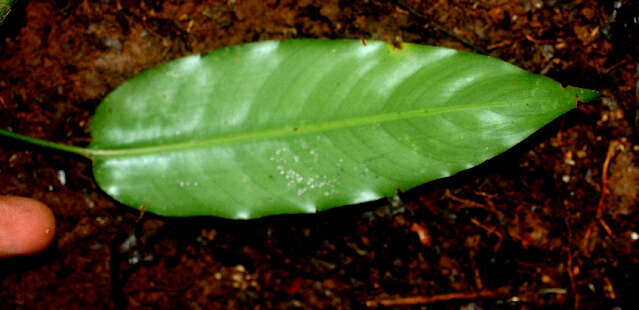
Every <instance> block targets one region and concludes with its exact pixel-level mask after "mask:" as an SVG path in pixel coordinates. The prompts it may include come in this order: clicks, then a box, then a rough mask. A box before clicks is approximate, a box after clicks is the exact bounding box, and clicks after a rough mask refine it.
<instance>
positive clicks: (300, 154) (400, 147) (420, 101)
mask: <svg viewBox="0 0 639 310" xmlns="http://www.w3.org/2000/svg"><path fill="white" fill-rule="evenodd" d="M486 88H488V89H489V91H486ZM580 92H581V93H580ZM578 93H579V94H581V96H586V95H589V94H590V93H588V92H583V91H581V90H577V89H564V88H562V87H561V85H559V84H558V83H556V82H554V81H552V80H550V79H548V78H545V77H541V76H536V75H532V74H530V73H527V72H524V71H522V70H521V69H519V68H516V67H514V66H512V65H509V64H507V63H504V62H501V61H499V60H496V59H493V58H489V57H485V56H479V55H474V54H469V53H463V52H458V51H453V50H449V49H444V48H434V47H426V46H419V45H412V44H405V45H404V47H403V49H402V50H396V49H394V48H393V47H392V46H390V45H387V44H384V43H381V42H368V44H367V45H366V46H363V45H361V44H360V43H359V42H358V41H320V40H301V41H284V42H269V41H267V42H260V43H253V44H246V45H240V46H235V47H230V48H225V49H221V50H216V51H213V52H211V53H209V54H207V55H206V56H204V57H200V56H189V57H185V58H182V59H180V60H177V61H174V62H171V63H169V64H166V65H163V66H160V67H158V68H156V69H153V70H150V71H147V72H145V73H143V74H141V75H140V76H138V77H136V78H134V79H133V80H131V81H130V82H127V83H126V84H124V85H123V86H122V87H120V88H118V89H117V90H116V91H114V92H113V93H112V94H111V95H109V96H108V97H107V98H106V99H105V101H104V102H103V103H102V104H101V106H100V107H99V108H98V111H97V112H96V115H95V117H94V120H93V121H92V124H91V132H92V134H93V136H94V139H93V142H92V144H91V146H90V148H91V149H92V150H93V151H94V152H95V154H97V155H96V159H95V165H94V174H95V176H96V180H97V181H98V183H99V184H100V186H101V187H103V188H104V189H105V191H106V192H107V193H109V194H110V195H112V196H113V197H115V198H116V199H117V200H119V201H121V202H123V203H125V204H128V205H131V206H141V205H144V206H145V207H146V209H147V210H149V211H151V212H154V213H158V214H162V215H170V216H191V215H217V216H223V217H230V218H253V217H260V216H266V215H271V214H279V213H298V212H316V211H317V210H325V209H328V208H331V207H335V206H339V205H346V204H354V203H359V202H364V201H370V200H374V199H378V198H381V197H383V196H387V195H391V194H393V192H394V191H395V189H396V188H399V189H402V190H405V189H408V188H411V187H414V186H417V185H419V184H422V183H424V182H426V181H429V180H432V179H436V178H439V177H443V176H448V175H451V174H453V173H455V172H457V171H460V170H463V169H466V168H469V167H471V166H474V165H476V164H478V163H480V162H482V161H484V160H485V159H487V158H490V157H492V156H494V155H496V154H498V153H500V152H502V151H504V150H505V149H507V148H508V147H510V146H512V145H513V144H515V143H517V142H519V141H521V140H522V139H524V138H525V137H526V136H528V135H529V134H531V133H532V132H533V131H534V130H536V129H538V128H540V127H541V126H543V125H544V124H545V123H547V122H548V121H550V120H552V119H554V118H555V117H557V116H559V115H560V114H562V113H564V112H565V111H567V110H570V109H572V108H574V106H575V104H576V99H575V96H576V95H577V94H578ZM540 102H544V103H543V104H540ZM531 116H534V117H531ZM140 193H142V194H140Z"/></svg>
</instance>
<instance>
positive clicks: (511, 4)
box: [0, 0, 639, 309]
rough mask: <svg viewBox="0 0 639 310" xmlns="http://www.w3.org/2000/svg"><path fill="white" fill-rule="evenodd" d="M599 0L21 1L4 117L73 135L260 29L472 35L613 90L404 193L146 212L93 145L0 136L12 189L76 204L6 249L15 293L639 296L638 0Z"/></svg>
mask: <svg viewBox="0 0 639 310" xmlns="http://www.w3.org/2000/svg"><path fill="white" fill-rule="evenodd" d="M600 2H601V3H599V2H597V1H591V0H576V1H556V0H547V1H543V0H520V1H502V0H480V1H465V0H455V1H449V2H446V1H435V0H433V1H430V0H428V1H414V0H406V1H399V0H398V1H391V0H389V1H383V0H370V1H369V0H366V1H364V0H362V1H357V2H356V3H351V1H338V0H331V1H317V0H315V1H313V0H303V1H292V0H268V1H257V0H256V1H249V0H237V1H235V0H228V1H221V0H214V1H208V2H206V3H204V2H203V1H195V2H186V3H182V1H143V2H138V1H119V0H118V1H108V0H106V1H70V2H66V1H37V0H33V1H18V4H17V6H16V7H15V8H14V11H13V12H12V14H11V15H10V16H9V17H8V19H7V21H6V22H5V24H4V25H2V26H0V38H1V40H0V51H1V52H0V126H1V127H2V128H12V129H13V130H14V131H16V132H20V133H25V134H29V135H32V136H36V137H39V138H44V139H47V140H52V141H58V142H64V143H71V144H76V145H85V144H87V143H88V139H89V134H88V132H87V125H88V123H89V121H90V118H91V115H92V114H93V111H94V110H95V108H96V106H97V105H98V103H99V102H100V100H101V99H102V98H104V96H105V95H106V94H107V93H109V92H110V91H111V90H113V89H114V88H115V87H116V86H118V85H119V84H121V83H123V82H124V81H126V80H127V79H129V78H131V77H132V76H134V75H136V74H137V73H139V72H141V71H142V70H144V69H147V68H151V67H153V66H155V65H158V64H160V63H163V62H166V61H168V60H171V59H175V58H177V57H180V56H182V55H186V54H191V53H199V52H206V51H209V50H211V49H214V48H219V47H223V46H229V45H233V44H237V43H240V42H249V41H257V40H263V39H285V38H302V37H304V38H367V39H381V40H386V41H392V42H399V41H404V42H417V43H423V44H432V45H440V46H449V47H454V48H458V49H466V50H475V51H478V52H484V53H487V54H489V55H492V56H494V57H498V58H501V59H503V60H506V61H509V62H511V63H514V64H516V65H518V66H520V67H523V68H525V69H527V70H529V71H532V72H536V73H542V74H544V75H547V76H550V77H553V78H555V79H557V80H558V81H560V82H562V83H566V84H572V85H576V86H581V87H588V88H593V89H597V90H600V91H601V92H602V93H603V94H604V97H603V98H602V99H601V100H597V101H595V102H593V103H591V104H585V105H581V106H580V107H579V108H578V110H576V111H573V112H570V113H568V114H566V115H564V116H563V117H561V118H560V119H558V120H557V121H556V122H554V123H552V124H551V125H550V126H547V127H546V128H544V129H543V130H542V131H540V132H539V133H537V134H535V135H534V137H533V138H531V139H528V140H527V141H526V142H524V143H522V144H520V145H518V146H517V147H515V148H514V149H513V150H511V151H509V152H507V153H506V154H503V155H502V156H499V157H497V158H496V159H493V160H491V161H489V162H488V163H486V164H484V165H481V166H480V167H478V168H475V169H472V170H470V171H468V172H465V173H462V174H459V175H456V176H454V177H451V178H448V179H444V180H440V181H437V182H432V183H429V184H426V185H424V186H422V187H420V188H418V189H415V190H413V191H410V192H408V193H406V194H403V195H401V201H399V200H395V201H392V202H386V201H380V202H376V203H370V204H365V205H362V206H354V207H348V208H339V209H336V210H334V211H330V212H325V213H321V214H318V215H312V216H276V217H270V218H265V219H260V220H252V221H229V220H223V219H218V218H189V219H172V218H161V217H156V216H152V215H149V214H145V215H144V216H143V217H142V218H141V219H139V220H138V216H139V214H138V212H136V211H135V210H133V209H130V208H127V207H124V206H121V205H119V204H118V203H116V202H115V201H114V200H112V199H110V198H109V197H108V196H107V195H106V194H104V193H103V192H102V191H101V190H100V189H99V188H98V187H97V186H96V184H95V182H94V181H93V178H92V175H91V163H90V162H89V161H87V160H84V159H82V158H79V157H74V156H69V155H67V154H63V153H58V152H51V151H48V150H44V149H41V148H35V147H32V146H29V145H26V144H23V143H17V142H15V141H10V140H7V139H0V171H1V174H0V194H13V195H22V196H30V197H34V198H37V199H39V200H41V201H43V202H45V203H46V204H48V205H49V206H50V207H51V208H52V209H53V211H54V213H55V214H56V217H57V221H58V233H57V236H56V239H55V241H54V243H53V245H52V246H51V247H50V248H49V249H48V250H47V251H46V252H45V253H42V254H40V255H37V256H34V257H28V258H14V259H3V260H0V300H1V302H0V303H1V304H2V306H1V308H3V309H14V308H16V309H86V308H100V309H101V308H105V309H112V308H127V309H140V308H164V309H183V308H195V309H218V308H222V309H236V308H243V309H265V308H282V309H288V308H304V309H324V308H340V309H349V308H365V307H366V305H367V302H368V305H369V306H374V305H375V304H376V303H377V301H380V302H381V300H383V301H384V302H387V303H392V302H395V303H404V304H407V305H409V306H410V305H412V307H414V308H416V309H422V308H423V307H424V306H425V305H427V307H428V309H494V308H503V309H536V308H547V309H577V308H579V309H635V308H636V306H637V305H638V304H639V296H638V294H637V292H639V280H637V279H636V278H634V277H633V276H636V275H638V274H639V267H638V266H639V241H636V240H634V239H636V237H637V233H638V232H639V227H638V226H639V208H638V207H639V205H638V202H639V144H637V143H639V135H638V131H637V125H639V117H638V114H637V108H638V107H639V103H638V102H637V93H636V91H637V74H638V73H637V72H638V70H639V67H638V65H637V55H639V44H638V42H639V24H638V20H639V4H638V3H637V2H636V1H623V0H619V1H600ZM62 174H64V176H65V179H66V181H65V182H64V184H62V182H61V178H60V175H62ZM400 297H401V298H400ZM423 309H425V308H423Z"/></svg>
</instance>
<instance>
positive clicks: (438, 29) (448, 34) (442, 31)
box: [394, 0, 488, 55]
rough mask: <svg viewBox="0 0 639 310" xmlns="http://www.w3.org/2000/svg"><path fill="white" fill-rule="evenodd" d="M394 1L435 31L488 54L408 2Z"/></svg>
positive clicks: (476, 50)
mask: <svg viewBox="0 0 639 310" xmlns="http://www.w3.org/2000/svg"><path fill="white" fill-rule="evenodd" d="M394 2H395V4H397V5H398V6H399V7H400V8H402V9H404V10H407V11H408V12H410V13H411V14H413V15H415V16H417V17H419V18H420V19H422V20H424V21H427V22H426V24H427V25H429V26H431V27H433V28H435V30H437V31H439V32H441V33H444V34H446V35H447V36H449V37H451V38H453V39H455V40H457V41H459V42H461V43H462V44H464V45H466V46H467V47H469V48H471V49H472V50H474V51H475V52H478V53H482V54H486V55H488V52H487V51H486V50H485V49H483V48H481V47H479V46H477V45H475V44H473V43H472V42H470V41H468V40H466V39H464V38H462V37H460V36H458V35H456V34H455V33H453V32H452V31H450V30H448V29H446V28H444V27H442V26H440V25H438V24H436V23H434V22H433V21H432V18H429V17H428V16H426V15H424V14H422V13H420V12H418V11H417V10H416V9H415V8H413V7H412V6H410V5H409V4H407V3H406V2H405V1H403V0H395V1H394Z"/></svg>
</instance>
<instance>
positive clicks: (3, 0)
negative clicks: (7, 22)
mask: <svg viewBox="0 0 639 310" xmlns="http://www.w3.org/2000/svg"><path fill="white" fill-rule="evenodd" d="M13 2H15V1H14V0H0V24H2V22H3V21H4V19H5V17H7V15H9V12H11V6H12V5H13Z"/></svg>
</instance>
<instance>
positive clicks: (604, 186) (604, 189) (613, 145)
mask: <svg viewBox="0 0 639 310" xmlns="http://www.w3.org/2000/svg"><path fill="white" fill-rule="evenodd" d="M618 145H619V142H617V141H612V142H610V144H609V145H608V153H607V154H606V160H604V163H603V168H602V170H603V171H602V173H601V197H599V204H598V205H597V220H598V221H599V224H601V226H602V227H603V229H604V230H605V231H606V232H607V233H608V235H609V236H614V233H613V232H612V229H610V226H608V224H606V222H605V221H604V219H603V215H604V210H605V208H606V204H605V200H606V196H607V195H608V194H609V190H608V167H609V166H610V160H611V159H612V158H613V157H614V156H615V154H616V153H617V146H618Z"/></svg>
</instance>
